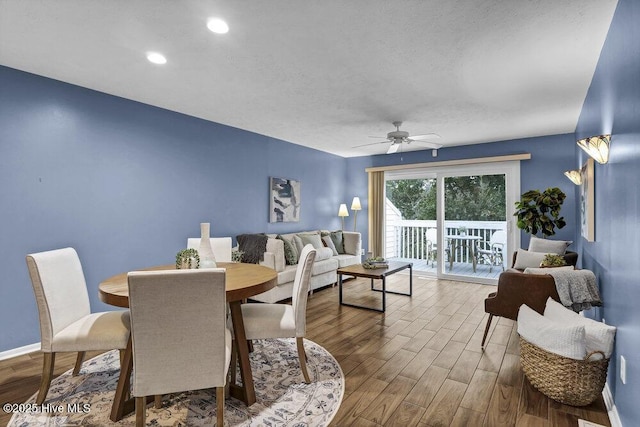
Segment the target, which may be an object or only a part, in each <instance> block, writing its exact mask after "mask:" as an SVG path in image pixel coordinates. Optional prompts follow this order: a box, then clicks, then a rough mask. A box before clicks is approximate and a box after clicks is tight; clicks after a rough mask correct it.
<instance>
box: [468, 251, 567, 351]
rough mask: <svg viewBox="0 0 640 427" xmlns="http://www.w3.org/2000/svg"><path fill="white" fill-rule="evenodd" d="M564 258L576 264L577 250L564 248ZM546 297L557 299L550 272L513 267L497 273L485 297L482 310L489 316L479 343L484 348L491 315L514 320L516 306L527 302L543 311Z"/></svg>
mask: <svg viewBox="0 0 640 427" xmlns="http://www.w3.org/2000/svg"><path fill="white" fill-rule="evenodd" d="M516 256H517V251H516V252H514V254H513V264H512V265H515V262H516ZM565 260H566V261H567V264H568V265H573V266H575V265H576V263H577V262H578V254H577V253H576V252H567V253H566V254H565ZM549 297H551V298H553V299H554V300H556V301H558V302H560V296H559V295H558V291H557V289H556V283H555V281H554V279H553V276H550V275H546V274H545V275H540V274H524V273H523V272H521V271H520V270H516V269H513V268H511V269H509V270H508V271H505V272H503V273H502V274H500V277H499V278H498V288H497V290H496V292H492V293H490V294H489V295H488V296H487V298H486V299H485V300H484V311H485V313H488V314H489V318H488V319H487V326H486V327H485V329H484V335H483V336H482V344H481V347H482V348H484V344H485V341H486V339H487V334H488V333H489V328H490V327H491V321H492V320H493V317H494V316H499V317H506V318H507V319H511V320H517V318H518V310H519V309H520V306H521V305H522V304H526V305H527V306H529V307H531V308H532V309H533V310H535V311H537V312H538V313H540V314H543V313H544V309H545V306H546V303H547V299H548V298H549Z"/></svg>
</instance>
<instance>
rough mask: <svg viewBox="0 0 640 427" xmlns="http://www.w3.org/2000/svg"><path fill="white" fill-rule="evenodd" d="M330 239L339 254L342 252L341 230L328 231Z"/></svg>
mask: <svg viewBox="0 0 640 427" xmlns="http://www.w3.org/2000/svg"><path fill="white" fill-rule="evenodd" d="M329 236H330V237H331V240H332V241H333V245H334V246H335V247H336V251H338V253H339V254H343V253H344V239H343V237H342V231H332V232H331V233H329Z"/></svg>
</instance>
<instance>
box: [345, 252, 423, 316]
mask: <svg viewBox="0 0 640 427" xmlns="http://www.w3.org/2000/svg"><path fill="white" fill-rule="evenodd" d="M407 268H408V269H409V293H404V292H396V291H388V290H387V280H386V279H387V276H390V275H392V274H394V273H397V272H398V271H402V270H405V269H407ZM337 273H338V287H339V292H340V305H346V306H349V307H356V308H364V309H367V310H373V311H379V312H381V313H384V311H385V310H386V308H387V298H386V295H387V294H396V295H406V296H408V297H410V296H412V295H413V263H411V262H401V261H390V262H389V267H386V268H375V269H368V268H364V267H363V266H362V264H355V265H350V266H347V267H341V268H339V269H338V271H337ZM343 274H344V275H349V276H354V277H365V278H368V279H371V290H372V291H377V292H381V293H382V309H379V308H376V307H367V306H363V305H356V304H350V303H346V302H343V300H342V287H343V283H342V275H343ZM375 279H378V280H382V289H376V288H375V287H374V286H373V281H374V280H375Z"/></svg>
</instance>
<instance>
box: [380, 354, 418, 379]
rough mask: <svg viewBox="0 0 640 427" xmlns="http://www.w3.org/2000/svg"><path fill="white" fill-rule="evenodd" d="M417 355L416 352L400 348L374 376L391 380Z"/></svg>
mask: <svg viewBox="0 0 640 427" xmlns="http://www.w3.org/2000/svg"><path fill="white" fill-rule="evenodd" d="M415 357H416V353H414V352H412V351H407V350H403V349H400V350H398V352H397V353H396V354H395V355H393V357H392V358H391V359H389V360H387V362H386V363H385V364H384V365H383V366H382V367H381V368H380V369H379V370H378V372H376V373H375V374H374V378H377V379H379V380H382V381H387V382H391V381H393V379H394V378H395V377H396V376H397V375H398V374H399V373H400V372H401V371H402V370H403V369H404V368H405V366H407V364H408V363H409V362H411V361H412V360H413V359H414V358H415Z"/></svg>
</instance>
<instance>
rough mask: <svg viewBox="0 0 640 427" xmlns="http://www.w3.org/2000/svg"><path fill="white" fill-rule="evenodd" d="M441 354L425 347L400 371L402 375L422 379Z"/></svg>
mask: <svg viewBox="0 0 640 427" xmlns="http://www.w3.org/2000/svg"><path fill="white" fill-rule="evenodd" d="M439 354H440V352H439V351H436V350H431V349H430V348H423V349H422V350H420V351H419V352H418V354H416V357H414V358H413V360H411V362H409V363H408V364H407V366H405V368H404V369H403V370H402V372H400V375H403V376H405V377H407V378H413V379H414V380H418V379H420V377H422V375H424V373H425V372H426V370H427V369H429V366H431V364H432V363H433V361H434V360H436V357H438V355H439Z"/></svg>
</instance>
